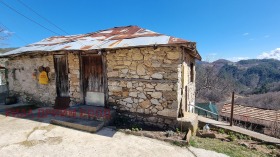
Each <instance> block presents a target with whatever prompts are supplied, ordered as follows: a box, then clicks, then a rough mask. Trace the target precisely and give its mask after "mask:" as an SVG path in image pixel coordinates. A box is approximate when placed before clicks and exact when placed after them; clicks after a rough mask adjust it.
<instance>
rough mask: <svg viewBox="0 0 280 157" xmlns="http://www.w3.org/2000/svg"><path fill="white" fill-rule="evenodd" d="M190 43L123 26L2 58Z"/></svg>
mask: <svg viewBox="0 0 280 157" xmlns="http://www.w3.org/2000/svg"><path fill="white" fill-rule="evenodd" d="M190 43H192V44H193V48H194V49H195V43H193V42H190V41H187V40H183V39H179V38H175V37H172V36H167V35H164V34H159V33H156V32H153V31H150V30H147V29H143V28H140V27H138V26H125V27H114V28H111V29H107V30H101V31H97V32H93V33H87V34H79V35H70V36H54V37H50V38H46V39H43V40H42V41H39V42H37V43H33V44H30V45H27V46H24V47H21V48H19V49H16V50H13V51H9V52H7V53H5V54H3V55H2V56H8V55H15V54H21V53H28V52H35V51H59V50H98V49H115V48H124V47H138V46H151V45H171V44H190ZM195 51H196V50H195ZM196 53H197V52H196ZM197 56H198V58H199V57H200V56H199V54H197Z"/></svg>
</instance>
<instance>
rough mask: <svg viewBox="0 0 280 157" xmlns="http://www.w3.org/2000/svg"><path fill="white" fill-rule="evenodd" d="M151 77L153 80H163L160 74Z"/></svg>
mask: <svg viewBox="0 0 280 157" xmlns="http://www.w3.org/2000/svg"><path fill="white" fill-rule="evenodd" d="M151 77H152V78H154V79H163V76H162V74H160V73H154V74H153V75H152V76H151Z"/></svg>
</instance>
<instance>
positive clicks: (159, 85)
mask: <svg viewBox="0 0 280 157" xmlns="http://www.w3.org/2000/svg"><path fill="white" fill-rule="evenodd" d="M182 55H183V52H182V50H181V49H180V48H179V47H158V48H156V49H154V48H153V47H148V48H133V49H122V50H116V51H115V52H113V53H110V54H108V55H107V57H106V59H107V72H108V73H107V76H108V89H109V102H110V103H111V104H113V106H114V107H115V108H116V109H117V110H120V112H124V113H126V114H127V113H129V114H127V115H129V117H130V118H133V117H138V118H137V119H140V120H141V121H143V123H146V124H152V125H156V126H159V127H165V126H170V125H171V124H174V121H176V119H177V116H178V114H177V113H178V109H179V105H180V100H181V98H182V95H181V87H182V81H181V75H182V74H181V72H182V59H183V58H182ZM178 88H180V89H178ZM135 115H137V116H135Z"/></svg>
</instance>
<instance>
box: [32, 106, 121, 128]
mask: <svg viewBox="0 0 280 157" xmlns="http://www.w3.org/2000/svg"><path fill="white" fill-rule="evenodd" d="M37 112H38V114H40V113H41V114H44V116H51V117H68V118H76V119H84V120H96V121H102V122H104V124H105V125H108V124H110V123H112V122H113V120H114V118H115V117H116V111H115V110H112V109H106V108H103V107H92V106H89V107H88V106H81V107H76V108H75V107H72V108H71V107H70V108H68V109H63V110H59V109H53V108H40V109H38V111H37Z"/></svg>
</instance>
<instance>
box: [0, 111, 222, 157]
mask: <svg viewBox="0 0 280 157" xmlns="http://www.w3.org/2000/svg"><path fill="white" fill-rule="evenodd" d="M48 121H49V119H44V120H43V121H41V122H40V121H34V120H29V119H22V118H16V117H6V116H5V115H3V114H2V115H0V154H1V156H3V157H9V156H11V157H15V156H23V157H25V156H26V157H27V156H28V157H29V156H36V157H37V156H75V157H76V156H108V157H109V156H110V157H112V156H113V157H114V156H127V157H128V156H129V157H132V156H145V157H149V156H151V157H152V156H153V157H154V156H168V157H170V156H176V157H180V156H188V157H192V156H201V157H204V156H205V157H211V156H213V157H224V156H226V155H224V154H220V153H216V152H214V151H208V150H204V149H198V148H193V147H189V148H186V147H179V146H175V145H171V144H170V143H167V142H162V141H159V140H155V139H150V138H146V137H138V136H134V135H127V134H124V133H121V132H116V131H115V130H113V129H110V128H103V129H102V130H100V131H99V132H97V133H96V134H91V133H86V132H82V131H78V130H73V129H69V128H64V127H60V126H55V125H51V124H49V123H48Z"/></svg>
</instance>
